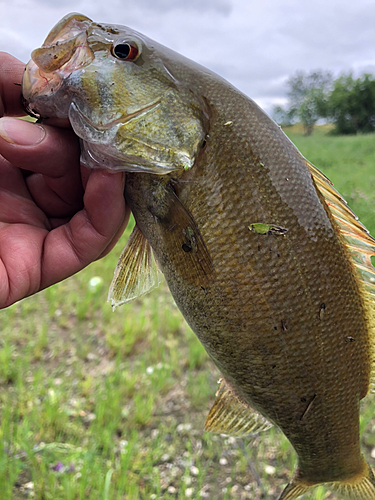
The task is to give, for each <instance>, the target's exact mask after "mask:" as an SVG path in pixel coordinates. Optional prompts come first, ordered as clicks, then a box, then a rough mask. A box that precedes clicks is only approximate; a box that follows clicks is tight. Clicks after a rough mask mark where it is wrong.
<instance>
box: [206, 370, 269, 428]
mask: <svg viewBox="0 0 375 500" xmlns="http://www.w3.org/2000/svg"><path fill="white" fill-rule="evenodd" d="M216 396H217V398H216V401H215V403H214V405H213V406H212V408H211V410H210V413H209V414H208V416H207V419H206V423H205V425H204V429H205V430H206V431H208V432H213V433H216V434H227V435H230V436H235V437H242V436H246V435H248V434H254V433H256V432H260V431H265V430H267V429H269V428H270V427H272V424H271V423H270V422H268V420H266V419H265V418H264V417H263V416H262V415H261V414H260V413H258V412H257V411H256V410H254V409H253V408H252V407H251V406H249V405H247V404H245V403H243V402H242V401H241V400H240V399H239V398H238V397H237V396H236V395H235V394H234V392H233V391H232V390H231V388H230V387H229V386H228V385H227V383H226V381H225V380H224V379H221V381H220V387H219V389H218V391H217V392H216Z"/></svg>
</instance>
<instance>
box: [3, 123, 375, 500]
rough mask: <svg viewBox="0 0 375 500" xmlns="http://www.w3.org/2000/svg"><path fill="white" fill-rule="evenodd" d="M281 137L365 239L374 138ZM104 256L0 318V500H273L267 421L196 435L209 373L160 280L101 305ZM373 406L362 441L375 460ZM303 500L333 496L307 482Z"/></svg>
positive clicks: (283, 458)
mask: <svg viewBox="0 0 375 500" xmlns="http://www.w3.org/2000/svg"><path fill="white" fill-rule="evenodd" d="M287 134H288V135H289V136H290V137H291V139H292V140H293V142H295V143H296V144H297V146H298V147H299V148H300V149H301V151H302V153H303V154H304V155H305V156H306V157H307V158H308V159H309V160H310V161H311V162H312V163H314V164H315V165H316V166H317V167H319V168H320V169H321V170H323V171H324V173H325V174H326V175H327V176H328V177H329V178H330V179H331V180H332V181H333V182H334V184H335V187H336V188H337V189H338V190H339V191H340V192H341V194H342V195H343V196H344V198H345V199H346V200H347V201H348V203H349V205H350V206H351V208H352V209H353V210H354V211H355V212H356V213H357V215H358V216H359V217H360V219H361V221H362V222H363V223H364V224H365V225H366V226H367V227H368V229H369V230H370V231H371V232H372V233H373V234H374V235H375V136H370V135H367V136H366V135H363V136H357V137H334V136H330V135H327V134H326V130H325V128H324V127H323V128H319V129H318V130H317V131H316V132H315V133H314V135H313V136H311V137H303V136H302V135H301V134H300V133H298V130H297V131H296V130H295V129H294V130H293V129H290V130H287ZM128 234H129V230H128V231H127V232H126V234H125V235H124V236H123V237H122V239H121V241H120V242H119V244H118V245H117V247H116V248H115V250H114V251H113V252H112V253H111V254H110V255H109V256H107V257H106V258H105V259H104V260H102V261H99V262H95V263H94V264H92V265H91V266H89V267H88V268H87V269H85V270H84V271H82V272H81V273H79V274H78V275H76V276H74V277H72V278H70V279H68V280H66V281H65V282H63V283H60V284H58V285H56V286H54V287H52V288H50V289H48V290H45V291H44V292H42V293H40V294H38V295H36V296H34V297H30V298H28V299H26V300H24V301H22V302H20V303H18V304H15V305H14V306H12V307H10V308H8V309H6V310H3V311H1V312H0V328H1V339H0V406H1V410H0V417H1V418H0V491H1V493H0V498H1V500H10V499H12V500H20V499H24V498H35V499H38V500H78V499H92V500H120V499H127V500H133V499H142V500H143V499H144V500H151V499H160V498H163V499H165V500H169V499H170V500H172V499H185V498H192V499H200V498H202V499H205V498H210V499H218V500H229V499H236V500H242V499H252V500H259V499H261V498H264V499H267V500H274V499H277V498H278V495H279V494H280V492H281V491H282V488H283V486H285V484H286V483H287V481H288V479H289V478H290V476H291V472H292V470H293V468H294V465H295V455H294V452H293V450H292V449H291V446H290V445H289V444H288V442H287V440H286V439H285V438H284V437H283V435H282V434H281V433H280V432H279V431H278V430H275V429H274V428H273V429H271V430H269V431H267V432H264V433H263V434H261V435H256V436H255V437H253V438H251V439H243V440H241V439H238V440H236V439H234V438H228V437H222V436H214V435H210V434H208V433H205V432H204V431H203V425H204V421H205V418H206V415H207V413H208V411H209V408H210V407H211V405H212V403H213V401H214V395H215V391H216V387H217V379H218V377H219V372H218V371H217V369H216V368H215V367H214V366H213V364H212V363H211V362H210V360H209V359H208V357H207V355H206V354H205V352H204V350H203V348H202V347H201V346H200V344H199V342H198V341H197V340H196V338H195V336H194V334H193V332H192V331H191V330H190V329H189V327H188V326H187V325H186V323H185V322H184V320H183V318H182V316H181V314H180V313H179V311H178V309H177V307H176V306H175V304H174V302H173V300H172V298H171V296H170V294H169V292H168V289H167V287H166V285H165V283H162V285H161V286H160V287H159V289H157V290H156V291H154V292H153V293H151V294H150V295H147V296H145V297H144V298H142V299H138V300H137V301H135V302H133V303H130V304H128V305H126V306H123V307H120V308H119V309H117V310H116V311H115V312H112V310H111V307H110V306H109V304H108V303H107V302H106V298H107V290H108V287H109V284H110V281H111V277H112V275H113V270H114V268H115V265H116V261H117V258H118V255H119V253H120V251H121V248H122V246H123V245H124V242H125V241H126V238H127V236H128ZM374 410H375V403H374V400H373V398H372V397H371V396H370V397H369V398H367V399H366V401H365V403H364V404H363V408H362V417H361V418H362V420H361V428H362V431H363V437H362V446H363V450H364V453H365V455H366V458H367V459H368V460H369V462H370V464H371V465H372V466H373V467H375V419H374V418H373V414H374ZM304 498H305V500H308V499H309V500H313V499H314V500H323V499H333V498H335V497H334V496H333V495H332V494H330V493H329V492H328V491H327V490H325V489H323V488H321V487H319V488H317V489H316V490H315V491H314V492H312V493H311V494H309V495H305V497H304Z"/></svg>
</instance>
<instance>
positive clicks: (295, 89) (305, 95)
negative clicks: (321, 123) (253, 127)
mask: <svg viewBox="0 0 375 500" xmlns="http://www.w3.org/2000/svg"><path fill="white" fill-rule="evenodd" d="M332 82H333V77H332V73H331V72H329V71H323V70H316V71H312V72H310V73H308V74H307V73H305V72H303V71H298V72H297V73H296V75H295V76H292V77H290V78H289V79H288V80H287V83H286V85H287V87H288V92H287V97H288V99H289V103H288V106H287V107H286V108H285V109H284V108H282V107H281V106H277V107H275V108H274V116H275V119H276V121H278V122H279V123H282V124H284V123H285V122H286V121H287V120H286V119H288V120H289V122H293V121H296V120H298V121H300V122H301V123H302V125H303V127H304V132H305V135H310V134H311V133H312V131H313V129H314V125H315V123H316V122H317V121H318V120H319V118H320V117H322V116H324V115H325V114H327V102H328V96H329V93H330V90H331V88H332ZM281 117H283V118H284V119H283V120H280V118H281Z"/></svg>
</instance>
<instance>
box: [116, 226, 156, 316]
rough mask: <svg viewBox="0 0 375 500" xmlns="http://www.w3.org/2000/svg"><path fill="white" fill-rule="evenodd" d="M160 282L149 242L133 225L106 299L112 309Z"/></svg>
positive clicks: (148, 290)
mask: <svg viewBox="0 0 375 500" xmlns="http://www.w3.org/2000/svg"><path fill="white" fill-rule="evenodd" d="M159 283H160V280H159V276H158V269H157V266H156V262H155V260H154V257H153V255H152V249H151V246H150V243H149V242H148V241H147V239H146V238H145V236H144V235H143V233H142V232H141V230H140V229H139V227H138V226H137V225H135V227H134V229H133V232H132V234H131V235H130V236H129V239H128V241H127V242H126V245H125V248H124V250H123V251H122V253H121V255H120V258H119V260H118V263H117V266H116V269H115V273H114V276H113V279H112V283H111V285H110V287H109V293H108V301H109V302H111V304H112V307H113V309H116V307H118V306H120V305H121V304H125V303H126V302H130V301H131V300H133V299H136V298H137V297H140V296H141V295H145V294H146V293H148V292H150V291H151V290H152V289H154V288H156V287H157V286H158V285H159Z"/></svg>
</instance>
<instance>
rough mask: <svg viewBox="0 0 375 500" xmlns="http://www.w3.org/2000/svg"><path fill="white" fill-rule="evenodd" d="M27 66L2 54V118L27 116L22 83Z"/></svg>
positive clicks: (0, 100)
mask: <svg viewBox="0 0 375 500" xmlns="http://www.w3.org/2000/svg"><path fill="white" fill-rule="evenodd" d="M24 69H25V64H24V63H23V62H21V61H19V60H18V59H16V58H15V57H13V56H11V55H10V54H7V53H6V52H0V116H5V115H8V116H22V115H25V114H26V113H25V110H24V109H23V106H22V102H21V81H22V74H23V71H24Z"/></svg>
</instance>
